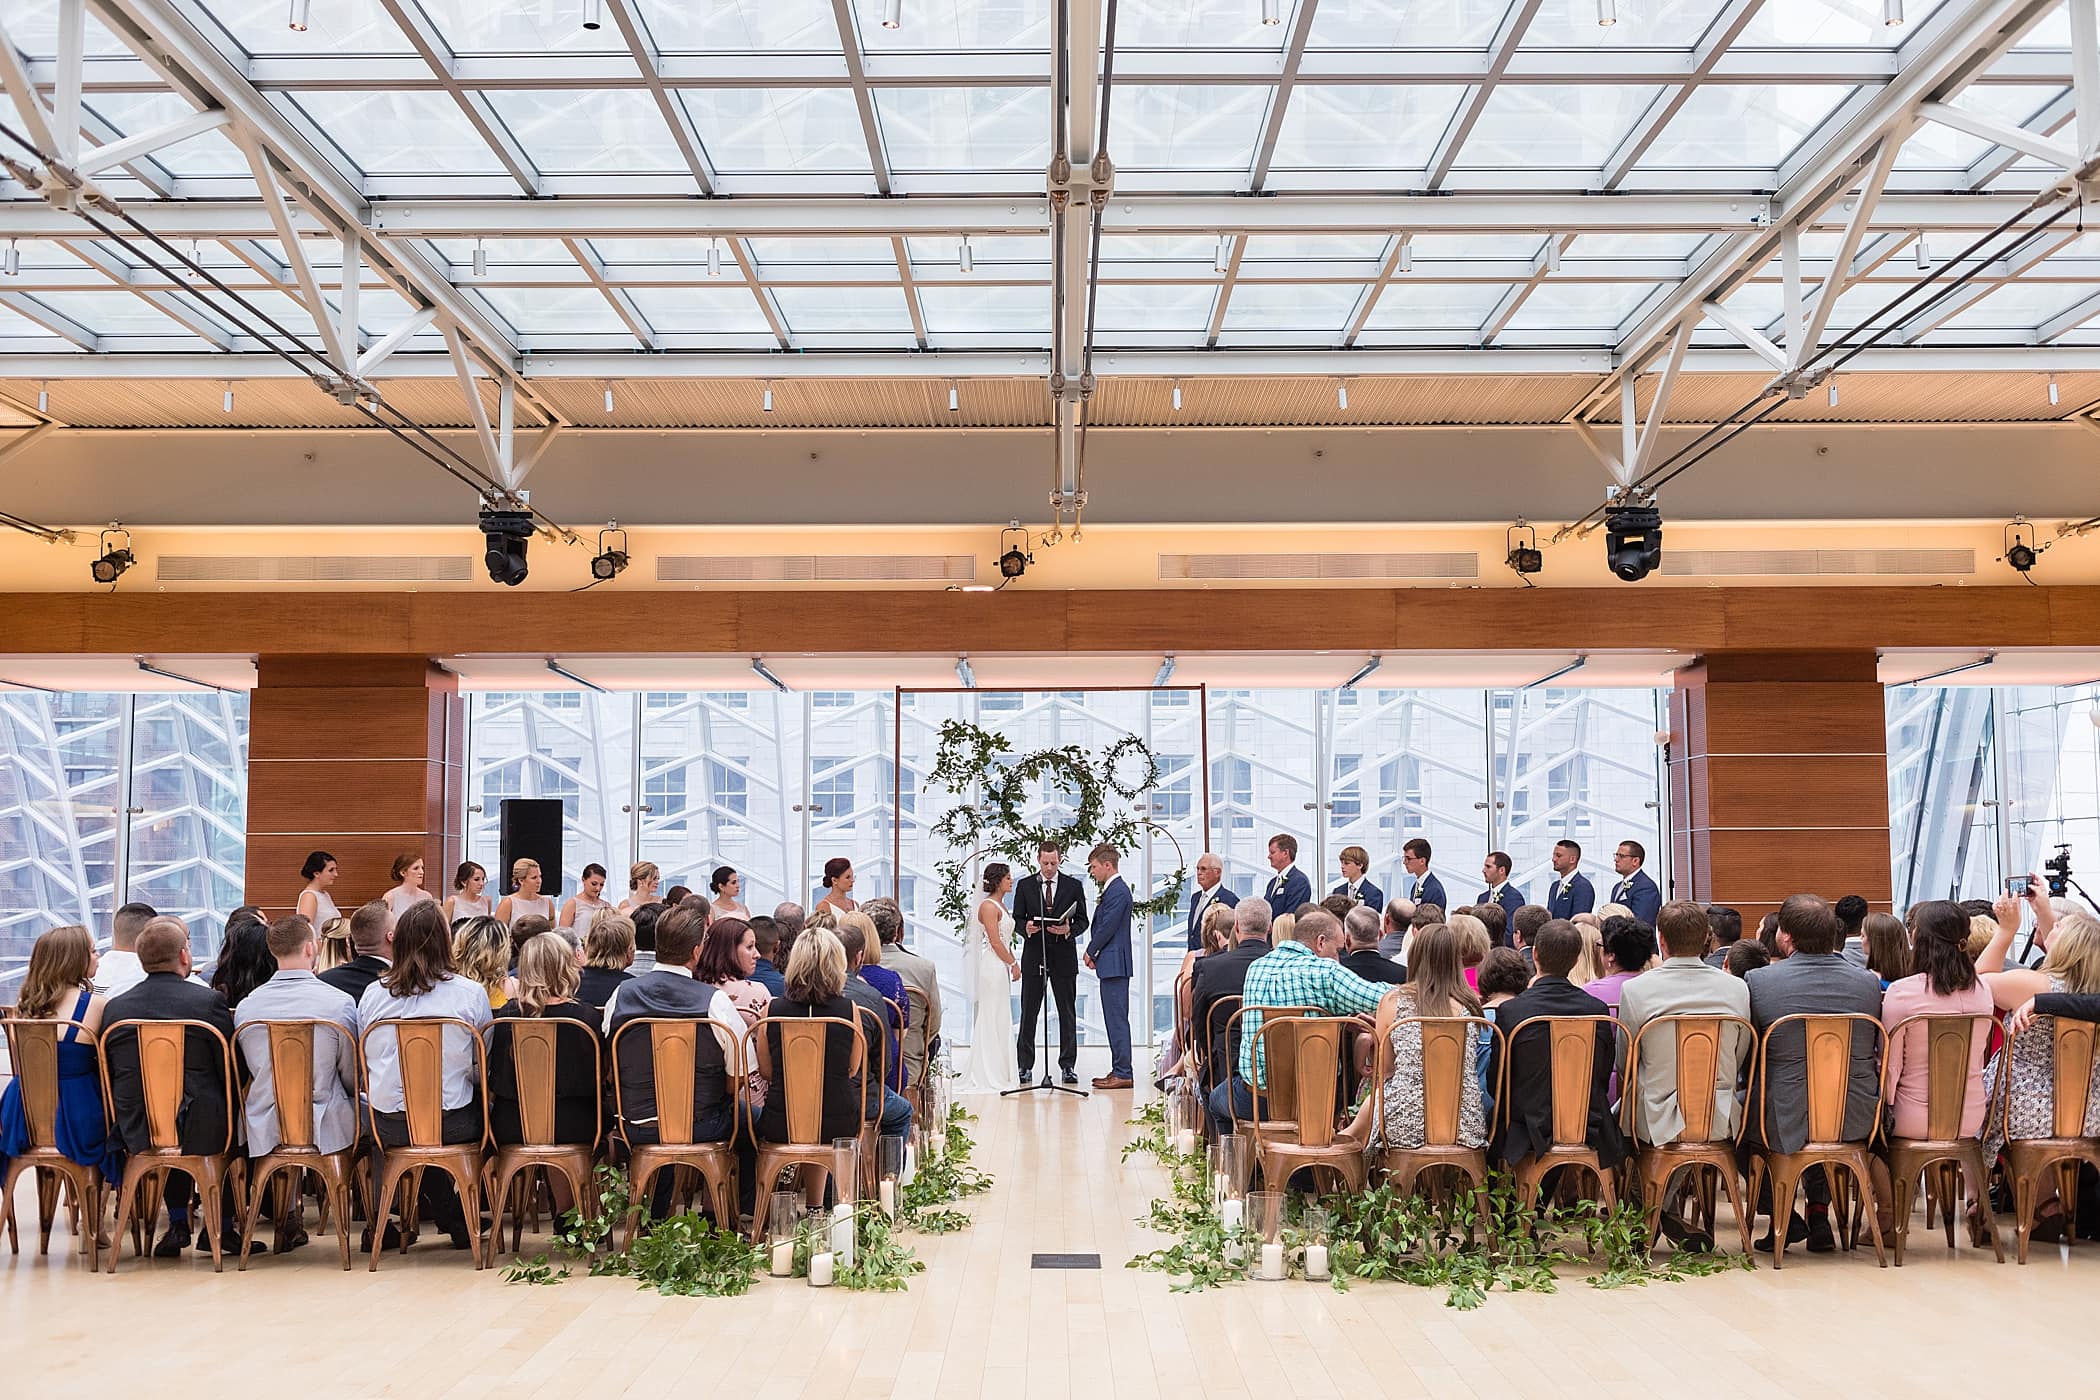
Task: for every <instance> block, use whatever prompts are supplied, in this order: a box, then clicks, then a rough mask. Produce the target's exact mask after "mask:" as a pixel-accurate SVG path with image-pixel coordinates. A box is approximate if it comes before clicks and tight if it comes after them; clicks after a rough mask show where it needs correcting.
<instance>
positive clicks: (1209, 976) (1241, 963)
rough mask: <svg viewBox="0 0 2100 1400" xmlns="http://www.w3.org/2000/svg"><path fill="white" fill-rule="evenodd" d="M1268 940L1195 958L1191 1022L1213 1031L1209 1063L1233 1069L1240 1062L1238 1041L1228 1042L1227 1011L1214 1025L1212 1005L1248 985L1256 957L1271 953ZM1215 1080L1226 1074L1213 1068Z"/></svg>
mask: <svg viewBox="0 0 2100 1400" xmlns="http://www.w3.org/2000/svg"><path fill="white" fill-rule="evenodd" d="M1268 952H1269V942H1268V940H1267V939H1265V938H1256V939H1250V940H1249V941H1247V942H1245V943H1235V944H1233V945H1232V946H1231V947H1230V948H1227V949H1226V950H1225V951H1224V952H1222V953H1212V954H1210V955H1209V956H1208V957H1202V958H1198V959H1196V976H1195V984H1194V988H1193V991H1192V993H1191V995H1190V997H1189V1014H1190V1015H1191V1016H1193V1017H1194V1020H1193V1021H1191V1022H1190V1024H1191V1025H1193V1026H1195V1027H1196V1033H1197V1034H1198V1035H1202V1034H1205V1033H1206V1032H1209V1033H1210V1052H1209V1054H1210V1064H1211V1065H1212V1066H1215V1067H1222V1068H1223V1069H1224V1070H1225V1071H1226V1072H1228V1073H1229V1072H1230V1068H1231V1066H1233V1065H1236V1064H1238V1063H1239V1051H1240V1047H1239V1042H1238V1040H1237V1039H1234V1040H1232V1041H1230V1043H1228V1041H1227V1037H1226V1033H1225V1022H1226V1020H1227V1019H1229V1018H1228V1016H1227V1014H1226V1013H1223V1012H1221V1013H1220V1014H1219V1016H1218V1020H1217V1024H1216V1025H1215V1026H1213V1025H1211V1024H1210V1009H1211V1008H1212V1007H1213V1006H1216V1005H1217V1004H1218V1003H1219V1002H1220V1001H1222V1000H1224V999H1225V998H1226V997H1236V996H1238V995H1240V992H1241V990H1242V989H1243V988H1245V987H1246V985H1247V969H1248V968H1250V967H1252V966H1254V962H1255V959H1257V958H1262V957H1266V956H1268ZM1212 1077H1213V1080H1214V1082H1215V1080H1217V1079H1222V1078H1223V1075H1222V1074H1219V1073H1217V1070H1216V1069H1213V1071H1212Z"/></svg>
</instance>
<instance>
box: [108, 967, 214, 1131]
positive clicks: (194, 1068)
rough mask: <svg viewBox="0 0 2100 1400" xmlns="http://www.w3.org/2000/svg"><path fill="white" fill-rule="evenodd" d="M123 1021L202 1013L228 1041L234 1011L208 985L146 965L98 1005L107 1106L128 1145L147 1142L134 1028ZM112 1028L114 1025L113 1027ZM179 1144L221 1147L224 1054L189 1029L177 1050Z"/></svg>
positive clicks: (192, 1018)
mask: <svg viewBox="0 0 2100 1400" xmlns="http://www.w3.org/2000/svg"><path fill="white" fill-rule="evenodd" d="M121 1021H203V1022H205V1023H207V1024H208V1025H212V1026H216V1027H217V1028H218V1029H219V1031H220V1032H221V1033H222V1034H223V1035H225V1037H226V1039H227V1040H228V1041H229V1042H230V1041H232V1039H233V1012H232V1011H230V1010H228V1009H227V1006H226V998H224V997H222V996H220V995H219V994H218V993H217V992H215V991H213V990H212V989H211V988H209V987H200V986H198V985H197V984H196V983H195V982H191V981H189V980H188V979H186V978H183V977H181V976H178V975H177V974H175V973H173V972H150V973H148V974H146V980H145V981H143V982H141V983H139V984H138V985H137V986H136V987H133V988H132V989H131V990H130V991H128V992H126V993H124V994H123V995H122V996H118V997H112V998H110V1002H109V1005H108V1006H107V1007H105V1008H104V1009H103V1012H102V1025H103V1028H104V1029H103V1035H102V1053H103V1054H104V1055H105V1056H107V1057H108V1059H109V1092H110V1098H111V1099H112V1100H113V1102H112V1103H111V1105H110V1108H111V1112H112V1114H113V1116H114V1117H115V1118H116V1121H117V1135H118V1136H119V1137H121V1138H122V1139H123V1140H124V1149H125V1150H126V1151H127V1152H144V1151H146V1150H147V1149H148V1148H150V1147H152V1146H153V1129H152V1126H151V1125H150V1124H149V1123H148V1122H147V1119H146V1099H145V1084H144V1081H143V1080H141V1079H140V1078H139V1036H138V1030H137V1028H136V1027H132V1026H124V1025H119V1024H118V1023H119V1022H121ZM112 1028H114V1029H112ZM176 1124H177V1130H178V1133H179V1135H180V1137H181V1140H182V1150H183V1151H185V1152H197V1153H204V1152H223V1151H225V1150H226V1146H227V1141H226V1056H225V1054H224V1052H223V1051H221V1049H220V1048H219V1043H218V1042H217V1041H215V1040H213V1039H212V1038H211V1037H210V1036H208V1035H205V1034H204V1033H203V1032H201V1031H197V1030H191V1031H190V1032H189V1034H188V1036H187V1037H186V1038H185V1041H184V1044H183V1054H182V1104H181V1107H180V1108H179V1109H178V1110H177V1115H176Z"/></svg>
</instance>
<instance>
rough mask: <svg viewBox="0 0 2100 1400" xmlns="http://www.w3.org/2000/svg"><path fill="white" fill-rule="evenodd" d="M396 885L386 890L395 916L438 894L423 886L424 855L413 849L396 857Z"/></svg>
mask: <svg viewBox="0 0 2100 1400" xmlns="http://www.w3.org/2000/svg"><path fill="white" fill-rule="evenodd" d="M393 876H394V887H393V888H392V889H390V890H388V891H387V892H386V896H385V898H386V907H387V908H388V910H390V911H391V912H392V913H393V916H394V917H395V918H397V919H398V918H400V917H401V916H402V915H403V914H406V913H407V912H408V909H409V906H410V905H412V904H421V903H422V902H423V901H424V900H426V899H436V898H437V896H436V895H434V894H432V893H431V892H430V891H429V890H426V889H424V888H423V857H421V856H419V855H417V854H415V853H414V852H413V851H411V852H408V853H406V854H403V855H398V856H395V857H394V869H393Z"/></svg>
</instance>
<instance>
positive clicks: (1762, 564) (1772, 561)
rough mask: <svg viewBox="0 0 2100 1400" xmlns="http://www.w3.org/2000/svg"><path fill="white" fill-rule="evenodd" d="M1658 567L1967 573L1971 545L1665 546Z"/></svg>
mask: <svg viewBox="0 0 2100 1400" xmlns="http://www.w3.org/2000/svg"><path fill="white" fill-rule="evenodd" d="M1662 571H1663V572H1664V573H1665V574H1670V575H1673V576H1675V577H1678V578H1696V577H1733V576H1743V575H1767V574H1794V575H1815V576H1841V575H1847V574H1851V575H1861V574H1877V575H1895V574H1973V573H1975V572H1976V551H1975V550H1973V549H1932V548H1888V549H1670V548H1668V547H1667V546H1666V547H1665V548H1664V550H1663V566H1662Z"/></svg>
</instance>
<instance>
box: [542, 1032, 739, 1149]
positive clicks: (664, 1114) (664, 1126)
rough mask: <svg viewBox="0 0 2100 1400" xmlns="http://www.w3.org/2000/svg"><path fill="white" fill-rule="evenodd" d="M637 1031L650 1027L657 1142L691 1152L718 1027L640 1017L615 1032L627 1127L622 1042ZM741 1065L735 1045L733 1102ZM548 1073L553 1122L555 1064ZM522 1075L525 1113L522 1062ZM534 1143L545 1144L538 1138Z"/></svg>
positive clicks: (727, 1061)
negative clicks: (704, 1072) (703, 1071)
mask: <svg viewBox="0 0 2100 1400" xmlns="http://www.w3.org/2000/svg"><path fill="white" fill-rule="evenodd" d="M545 1024H547V1025H558V1024H559V1022H554V1021H549V1022H546V1023H545ZM759 1024H761V1025H763V1024H765V1023H764V1021H763V1020H761V1021H760V1023H759ZM637 1026H641V1027H646V1028H647V1034H648V1036H649V1073H650V1077H651V1079H652V1080H653V1081H654V1084H655V1088H656V1140H657V1142H659V1143H661V1144H663V1145H664V1146H666V1147H690V1146H692V1145H693V1121H694V1117H695V1113H694V1102H695V1098H694V1091H695V1086H696V1085H697V1084H698V1082H699V1074H700V1037H701V1036H703V1035H704V1036H706V1037H707V1038H708V1041H709V1043H710V1044H713V1043H714V1034H715V1031H714V1024H713V1022H710V1021H701V1020H696V1019H694V1018H692V1017H690V1016H636V1017H634V1018H633V1019H632V1020H628V1021H622V1022H621V1023H620V1028H619V1029H618V1030H616V1031H614V1032H613V1038H612V1062H613V1076H612V1080H613V1114H614V1116H615V1117H616V1118H618V1119H619V1120H620V1121H621V1122H623V1123H624V1122H626V1121H627V1096H626V1092H625V1089H624V1087H623V1085H622V1083H621V1079H620V1066H621V1065H622V1064H624V1063H625V1061H624V1060H622V1059H621V1058H620V1042H621V1041H622V1040H624V1039H625V1038H626V1037H627V1036H629V1035H631V1034H633V1033H634V1030H635V1028H636V1027H637ZM591 1054H592V1056H593V1058H594V1059H595V1057H596V1055H597V1048H596V1047H595V1046H593V1047H592V1051H591ZM739 1063H740V1061H739V1057H738V1055H737V1051H736V1047H735V1046H734V1045H732V1046H731V1047H730V1048H729V1049H728V1050H727V1051H725V1052H724V1054H723V1067H722V1074H723V1077H724V1079H725V1081H726V1082H725V1085H724V1091H725V1092H726V1093H727V1094H729V1095H730V1096H731V1098H732V1100H733V1099H734V1097H735V1094H736V1090H737V1085H738V1083H739V1082H740V1081H741V1080H742V1077H743V1076H742V1073H741V1071H740V1069H739ZM547 1072H548V1076H549V1078H548V1081H547V1082H548V1084H549V1086H550V1088H549V1092H548V1096H547V1097H548V1107H547V1112H548V1117H549V1120H550V1122H551V1120H552V1117H553V1093H552V1089H551V1086H552V1084H553V1082H554V1081H553V1078H552V1075H553V1065H552V1063H551V1061H550V1062H549V1064H548V1070H547ZM518 1073H519V1078H520V1084H519V1093H520V1100H521V1108H522V1098H523V1091H524V1085H523V1077H524V1061H523V1060H522V1059H521V1060H520V1061H519V1069H518ZM530 1140H531V1141H535V1142H537V1141H539V1139H537V1138H534V1139H530ZM547 1141H550V1142H551V1141H552V1138H551V1137H550V1138H549V1139H547Z"/></svg>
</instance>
